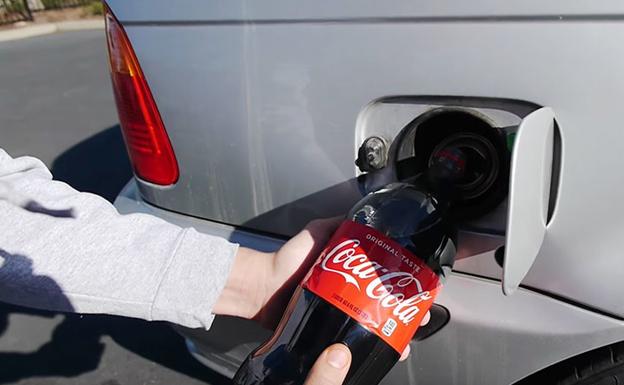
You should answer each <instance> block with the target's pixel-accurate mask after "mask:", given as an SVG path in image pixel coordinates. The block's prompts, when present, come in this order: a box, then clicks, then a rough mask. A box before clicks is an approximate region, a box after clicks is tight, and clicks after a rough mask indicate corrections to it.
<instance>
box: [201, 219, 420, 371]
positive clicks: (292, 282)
mask: <svg viewBox="0 0 624 385" xmlns="http://www.w3.org/2000/svg"><path fill="white" fill-rule="evenodd" d="M343 219H344V218H340V217H336V218H329V219H317V220H314V221H312V222H310V223H309V224H308V225H307V226H306V227H305V228H304V229H303V230H302V231H301V232H299V233H298V234H297V235H295V236H294V237H293V238H291V239H290V240H289V241H288V242H286V243H285V244H284V245H283V246H282V247H281V248H280V249H279V250H278V251H277V252H275V253H262V252H259V251H256V250H251V249H247V248H244V247H241V248H240V249H239V251H238V254H237V255H236V259H235V261H234V266H233V267H232V271H231V272H230V276H229V277H228V280H227V282H226V285H225V288H224V290H223V292H222V293H221V296H220V297H219V299H218V300H217V303H216V304H215V305H214V307H213V312H214V313H216V314H225V315H234V316H239V317H243V318H252V319H255V320H257V321H258V322H259V323H260V324H261V325H262V326H264V327H266V328H268V329H273V328H275V326H276V325H277V323H278V322H279V320H280V318H281V317H282V315H283V314H284V309H285V308H286V305H287V304H288V301H289V300H290V298H291V296H292V293H293V291H294V290H295V288H296V287H297V285H298V284H299V283H300V282H301V280H302V279H303V278H304V277H305V275H306V274H307V272H308V271H309V270H310V268H311V267H312V266H313V265H314V263H315V262H316V260H317V258H318V256H319V254H320V253H321V251H323V248H324V247H325V245H326V243H327V242H328V241H329V238H330V237H331V235H332V234H333V233H334V231H335V230H336V228H337V227H338V226H339V225H340V223H341V222H342V220H343ZM428 321H429V313H427V315H426V316H425V318H424V319H423V322H422V323H421V325H424V324H426V323H427V322H428ZM408 354H409V346H408V347H407V349H406V350H405V351H404V352H403V355H402V356H401V359H405V358H407V356H408Z"/></svg>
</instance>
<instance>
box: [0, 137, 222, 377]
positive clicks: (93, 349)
mask: <svg viewBox="0 0 624 385" xmlns="http://www.w3.org/2000/svg"><path fill="white" fill-rule="evenodd" d="M52 173H53V175H54V177H55V179H60V180H63V181H65V182H67V183H69V184H70V185H71V186H73V187H74V188H76V189H77V190H80V191H88V192H92V193H95V194H98V195H101V196H103V197H105V198H106V199H108V200H109V201H111V202H112V201H113V200H114V198H115V196H116V195H117V193H118V192H119V191H120V190H121V188H122V187H123V186H124V185H125V183H126V182H127V181H128V180H129V179H130V177H131V176H132V171H131V169H130V164H129V161H128V158H127V155H126V152H125V148H124V145H123V140H122V136H121V133H120V130H119V126H118V125H117V126H113V127H110V128H108V129H106V130H104V131H102V132H100V133H98V134H96V135H94V136H93V137H91V138H89V139H86V140H85V141H83V142H81V143H79V144H77V145H75V146H74V147H72V148H70V149H69V150H67V151H66V152H64V153H63V154H61V155H60V156H59V157H58V158H57V159H56V160H55V161H54V163H53V166H52ZM0 252H2V250H0ZM7 254H8V253H6V252H5V253H4V254H0V256H1V257H3V259H5V260H6V261H13V262H14V263H21V264H22V265H23V264H24V263H28V262H29V261H30V259H29V258H28V257H25V256H20V258H17V257H18V256H12V255H11V256H7ZM9 257H10V258H9ZM11 266H15V264H11V263H7V262H5V263H4V264H0V283H2V282H3V280H2V279H1V278H2V274H3V273H4V274H10V275H11V274H15V273H14V272H13V273H12V272H11V271H10V268H11ZM22 267H23V266H22ZM20 271H24V269H20ZM26 271H27V269H26ZM31 272H32V270H31ZM23 278H24V279H36V280H46V282H45V287H48V288H50V290H51V292H52V293H53V294H54V293H55V294H56V295H52V296H50V297H58V298H61V300H62V299H63V298H64V297H63V296H62V294H60V288H59V286H58V285H57V284H56V283H55V282H54V281H53V280H52V279H51V278H49V277H42V276H35V275H32V274H30V276H28V277H23ZM5 282H8V280H6V281H5ZM10 289H11V288H10V287H7V288H3V287H2V285H0V291H2V290H10ZM55 290H56V291H55ZM43 297H45V296H43ZM1 298H2V297H1V296H0V299H1ZM42 301H45V298H43V299H42ZM27 305H29V306H35V307H40V308H45V307H47V306H54V308H60V309H66V310H67V311H71V310H72V307H71V304H70V303H69V300H67V299H65V303H64V304H50V303H45V302H42V303H32V304H30V303H29V304H27ZM13 313H20V314H29V315H34V316H39V317H46V318H51V317H54V316H55V313H52V312H47V311H40V310H33V309H28V308H24V307H20V306H13V305H9V304H3V303H0V338H1V337H2V335H3V334H4V333H5V332H6V330H7V328H8V326H9V325H8V322H9V321H8V320H9V316H10V315H11V314H13ZM105 336H110V337H111V338H112V339H113V340H114V341H115V342H116V343H117V344H119V345H121V346H122V347H124V348H125V349H127V350H129V351H131V352H133V353H135V354H137V355H139V356H142V357H144V358H146V359H148V360H150V361H153V362H155V363H157V364H160V365H163V366H165V367H167V368H169V369H172V370H174V371H177V372H180V373H183V374H186V375H188V376H190V377H193V378H196V379H199V380H203V381H206V382H208V381H210V383H211V384H213V385H219V384H229V383H230V382H229V381H228V380H226V379H225V378H220V377H217V376H216V375H215V373H214V372H212V371H211V370H210V369H208V368H206V367H205V366H203V365H202V364H200V363H198V362H197V361H196V360H195V359H193V358H192V356H191V355H190V354H189V353H188V351H187V350H186V347H185V344H184V341H183V339H182V337H180V335H178V334H177V333H176V332H175V331H174V330H173V329H172V328H171V327H170V325H168V324H167V323H162V322H147V321H142V320H138V319H130V318H124V317H115V316H108V315H78V314H66V315H65V316H64V320H63V321H62V322H61V323H60V324H59V325H58V326H57V327H56V328H55V330H54V332H53V334H52V338H51V340H50V341H48V342H47V343H45V344H44V345H43V346H41V347H40V348H38V349H37V350H36V351H34V352H29V353H22V352H1V353H0V384H4V383H12V382H16V381H19V380H22V379H26V378H31V377H42V376H63V377H73V376H77V375H80V374H83V373H87V372H90V371H93V370H95V369H96V368H97V367H98V366H99V363H100V360H101V358H102V354H103V352H104V349H105V346H104V344H103V342H102V337H105ZM111 383H116V382H115V381H113V382H111Z"/></svg>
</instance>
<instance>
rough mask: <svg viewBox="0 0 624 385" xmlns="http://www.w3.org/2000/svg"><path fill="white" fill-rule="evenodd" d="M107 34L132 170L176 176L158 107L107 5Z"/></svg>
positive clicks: (154, 177)
mask: <svg viewBox="0 0 624 385" xmlns="http://www.w3.org/2000/svg"><path fill="white" fill-rule="evenodd" d="M105 9H106V14H105V20H106V37H107V41H108V55H109V59H110V71H111V78H112V81H113V93H114V94H115V102H116V104H117V111H118V112H119V121H120V123H121V129H122V132H123V136H124V139H125V141H126V147H127V148H128V154H129V156H130V161H131V162H132V166H133V167H134V172H135V174H136V175H137V176H138V177H139V178H141V179H143V180H145V181H147V182H151V183H155V184H159V185H170V184H173V183H175V182H176V181H177V180H178V176H179V171H178V163H177V161H176V158H175V154H174V153H173V148H172V147H171V142H170V141H169V137H168V136H167V131H166V130H165V126H164V125H163V123H162V119H161V118H160V114H159V113H158V108H157V107H156V103H155V102H154V98H153V97H152V93H151V92H150V89H149V87H148V85H147V82H146V80H145V76H144V75H143V72H142V71H141V67H140V66H139V62H138V60H137V58H136V55H135V54H134V51H133V49H132V46H131V45H130V40H128V37H127V36H126V33H125V31H124V30H123V27H122V26H121V24H120V23H119V21H117V19H116V18H115V16H114V15H113V13H112V12H111V11H110V9H109V8H108V7H105Z"/></svg>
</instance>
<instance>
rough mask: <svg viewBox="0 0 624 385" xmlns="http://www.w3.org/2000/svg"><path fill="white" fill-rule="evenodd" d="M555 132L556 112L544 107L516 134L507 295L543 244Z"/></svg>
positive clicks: (506, 263)
mask: <svg viewBox="0 0 624 385" xmlns="http://www.w3.org/2000/svg"><path fill="white" fill-rule="evenodd" d="M554 131H555V115H554V112H553V110H552V109H550V108H548V107H543V108H540V109H538V110H536V111H534V112H532V113H530V114H529V115H527V116H526V117H525V118H524V119H523V120H522V123H521V124H520V126H519V128H518V132H517V134H516V138H515V142H514V148H513V153H512V160H511V170H510V186H509V206H508V213H507V229H506V242H505V259H504V263H503V293H504V294H505V295H510V294H513V292H514V291H515V290H516V289H517V288H518V286H519V285H520V282H521V281H522V279H523V278H524V277H525V276H526V274H527V273H528V271H529V269H530V268H531V266H532V265H533V262H534V261H535V258H536V257H537V254H538V253H539V251H540V248H541V246H542V242H543V241H544V237H545V234H546V225H547V221H548V207H549V199H550V195H551V194H550V192H551V188H550V185H551V179H552V170H553V167H552V165H553V152H554ZM554 183H556V182H554Z"/></svg>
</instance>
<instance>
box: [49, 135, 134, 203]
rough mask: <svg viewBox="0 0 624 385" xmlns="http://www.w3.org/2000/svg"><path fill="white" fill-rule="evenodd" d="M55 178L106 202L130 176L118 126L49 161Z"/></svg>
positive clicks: (110, 199)
mask: <svg viewBox="0 0 624 385" xmlns="http://www.w3.org/2000/svg"><path fill="white" fill-rule="evenodd" d="M51 171H52V175H54V179H57V180H61V181H63V182H66V183H68V184H69V185H70V186H72V187H73V188H75V189H76V190H78V191H86V192H90V193H94V194H98V195H100V196H102V197H104V198H106V199H107V200H108V201H110V202H112V201H113V200H115V197H116V196H117V193H119V191H121V189H122V188H123V186H124V185H125V184H126V183H127V182H128V180H130V178H131V177H132V169H131V168H130V161H129V160H128V155H127V154H126V148H125V147H124V143H123V137H122V136H121V129H120V127H119V125H115V126H112V127H109V128H107V129H106V130H104V131H101V132H99V133H97V134H95V135H93V136H92V137H90V138H88V139H86V140H84V141H82V142H80V143H78V144H77V145H75V146H73V147H71V148H70V149H68V150H67V151H65V152H63V153H62V154H61V155H59V156H58V157H57V158H56V159H55V160H54V162H53V163H52V170H51Z"/></svg>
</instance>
